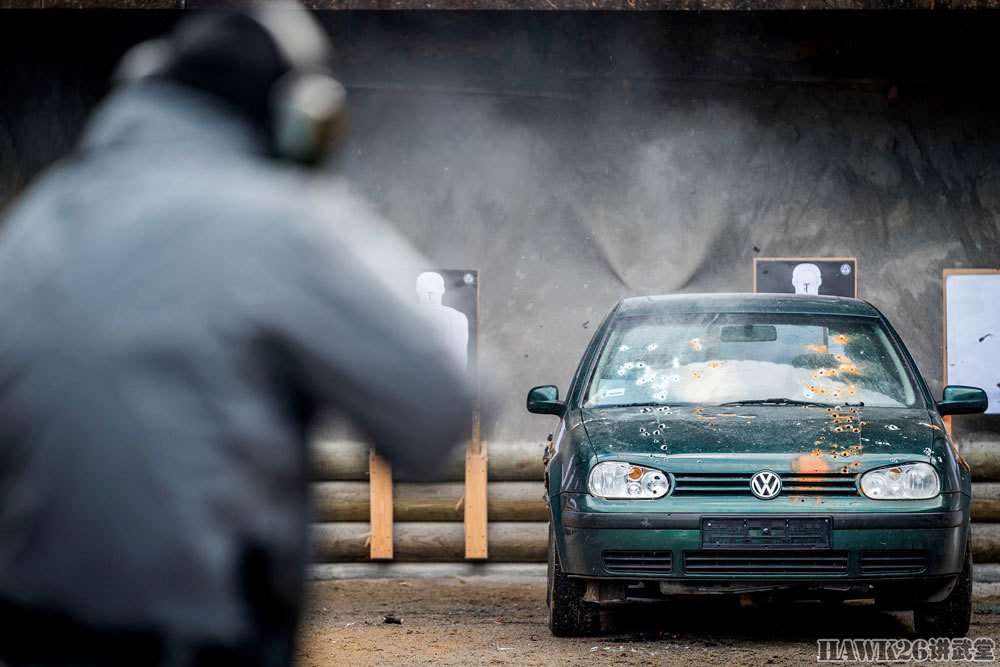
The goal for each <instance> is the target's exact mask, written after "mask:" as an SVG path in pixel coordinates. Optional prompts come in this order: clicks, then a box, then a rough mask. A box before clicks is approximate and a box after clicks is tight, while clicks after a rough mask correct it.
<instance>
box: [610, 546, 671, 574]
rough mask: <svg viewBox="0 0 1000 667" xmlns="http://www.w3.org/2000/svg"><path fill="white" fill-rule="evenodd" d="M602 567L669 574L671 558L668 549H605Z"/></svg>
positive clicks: (614, 569) (616, 570) (612, 570)
mask: <svg viewBox="0 0 1000 667" xmlns="http://www.w3.org/2000/svg"><path fill="white" fill-rule="evenodd" d="M604 567H605V568H606V569H607V570H608V572H645V573H648V574H669V573H670V570H671V567H672V559H671V554H670V552H669V551H605V552H604Z"/></svg>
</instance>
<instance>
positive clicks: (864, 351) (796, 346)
mask: <svg viewBox="0 0 1000 667" xmlns="http://www.w3.org/2000/svg"><path fill="white" fill-rule="evenodd" d="M527 407H528V410H529V411H530V412H534V413H538V414H549V415H556V416H558V417H559V418H560V423H559V426H558V429H557V431H556V433H555V435H554V437H553V438H552V442H551V445H550V447H549V450H548V453H547V459H548V460H547V463H546V468H545V487H546V498H547V501H548V507H549V511H550V524H549V525H550V529H549V547H548V549H549V569H548V605H549V624H550V627H551V629H552V632H553V633H554V634H555V635H558V636H574V635H585V634H591V633H594V632H597V631H599V629H600V614H599V609H600V605H601V604H602V603H608V602H621V601H625V600H630V599H639V598H642V599H649V598H661V597H663V598H669V597H672V596H677V595H685V594H713V593H714V594H720V593H721V594H733V595H737V594H739V595H753V594H768V595H781V596H785V597H788V598H799V599H821V600H843V599H864V598H874V599H875V600H876V602H877V603H879V604H881V605H883V606H884V607H885V608H889V609H912V610H913V613H914V623H915V626H916V629H917V631H918V632H919V633H921V634H924V635H927V636H962V635H964V634H965V633H966V632H967V631H968V628H969V620H970V615H971V611H972V609H971V591H972V556H971V551H970V546H969V539H970V538H969V505H970V500H971V487H970V475H969V467H968V465H967V464H966V463H965V462H964V461H963V460H962V458H961V457H960V456H959V455H958V452H957V450H956V448H955V445H954V443H953V442H952V441H951V439H950V438H949V436H948V433H947V431H946V430H945V427H944V424H943V422H942V420H941V417H942V415H949V414H967V413H976V412H982V411H983V410H985V409H986V394H985V393H984V392H983V391H982V390H980V389H976V388H972V387H958V386H949V387H945V389H944V400H942V401H940V402H935V401H934V399H933V398H932V397H931V395H930V393H929V392H928V390H927V386H926V385H925V384H924V381H923V379H922V378H921V376H920V373H919V372H918V371H917V368H916V366H915V365H914V363H913V360H912V359H911V358H910V355H909V353H908V352H907V351H906V348H905V347H904V346H903V343H902V341H901V340H900V338H899V336H898V335H897V334H896V332H895V331H894V330H893V328H892V326H890V324H889V322H888V321H887V320H886V318H885V317H884V316H883V315H882V314H881V313H880V312H879V311H878V310H876V309H875V308H874V307H873V306H872V305H871V304H869V303H867V302H865V301H859V300H856V299H845V298H839V297H824V296H805V295H801V296H800V295H778V294H772V295H763V294H759V295H758V294H733V295H726V294H713V295H683V296H656V297H640V298H632V299H626V300H624V301H622V302H620V303H618V304H617V305H616V306H615V307H614V308H613V309H612V310H611V312H610V313H609V314H608V316H607V317H606V318H605V320H604V322H603V323H602V324H601V326H600V327H599V328H598V329H597V331H596V332H595V334H594V338H593V340H592V341H591V343H590V345H589V346H588V347H587V350H586V351H585V352H584V354H583V358H582V360H581V361H580V364H579V367H578V369H577V371H576V374H575V377H574V378H573V380H572V382H571V383H570V386H569V391H568V393H567V395H566V397H565V400H561V399H560V398H559V392H558V390H557V389H556V387H554V386H551V385H546V386H542V387H535V388H534V389H532V390H531V391H530V392H529V394H528V400H527Z"/></svg>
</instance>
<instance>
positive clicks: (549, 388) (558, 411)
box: [527, 384, 566, 417]
mask: <svg viewBox="0 0 1000 667" xmlns="http://www.w3.org/2000/svg"><path fill="white" fill-rule="evenodd" d="M527 408H528V412H533V413H535V414H536V415H556V416H557V417H562V415H563V413H564V412H566V402H565V401H560V400H559V388H558V387H556V386H555V385H552V384H545V385H542V386H541V387H533V388H532V389H531V391H529V392H528V400H527Z"/></svg>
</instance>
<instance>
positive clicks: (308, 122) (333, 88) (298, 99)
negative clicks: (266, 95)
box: [271, 70, 347, 164]
mask: <svg viewBox="0 0 1000 667" xmlns="http://www.w3.org/2000/svg"><path fill="white" fill-rule="evenodd" d="M346 134H347V90H346V89H345V88H344V86H343V85H341V84H340V82H339V81H337V80H336V79H334V78H333V77H331V76H329V75H327V74H324V73H321V72H297V71H295V70H293V71H291V72H289V73H287V74H285V75H284V76H283V77H281V78H280V79H278V81H277V82H275V84H274V86H273V87H272V88H271V142H272V149H273V150H274V152H275V154H276V155H278V156H279V157H282V158H285V159H288V160H294V161H296V162H301V163H303V164H315V163H317V162H319V161H320V160H321V159H322V158H323V157H324V156H325V155H326V154H327V153H328V152H329V151H330V150H331V148H332V147H334V146H336V145H338V144H340V143H341V141H342V140H343V139H344V137H345V136H346Z"/></svg>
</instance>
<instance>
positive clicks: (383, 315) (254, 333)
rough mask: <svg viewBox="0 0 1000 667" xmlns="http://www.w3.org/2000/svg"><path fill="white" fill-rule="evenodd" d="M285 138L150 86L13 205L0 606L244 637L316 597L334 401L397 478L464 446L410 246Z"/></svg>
mask: <svg viewBox="0 0 1000 667" xmlns="http://www.w3.org/2000/svg"><path fill="white" fill-rule="evenodd" d="M262 146H263V143H262V141H261V138H260V137H259V136H257V135H256V134H255V131H254V129H253V128H252V127H251V126H250V125H248V124H244V123H243V122H242V121H241V120H240V119H239V118H238V117H236V114H235V113H230V112H229V111H228V110H227V109H226V108H224V107H223V106H222V105H220V104H217V103H216V102H215V101H214V100H213V99H211V98H209V97H206V96H203V95H201V94H199V93H196V92H192V91H189V90H187V89H183V88H180V87H176V86H174V85H171V84H168V83H165V82H147V83H143V84H139V85H136V86H133V87H131V88H128V89H124V90H121V91H119V92H117V93H116V94H115V95H113V96H112V97H111V98H110V99H109V100H108V101H107V102H106V103H105V104H104V105H103V107H102V108H101V109H100V110H99V111H98V113H97V114H96V115H95V117H94V119H93V120H92V122H91V124H90V127H89V128H88V130H87V132H86V134H85V137H84V140H83V142H82V144H81V146H80V148H79V149H78V150H77V151H76V152H75V153H74V154H73V155H72V156H70V157H69V158H67V159H65V160H63V161H62V163H60V164H59V165H58V166H56V167H55V168H53V169H52V170H50V171H49V173H47V174H46V175H45V176H44V177H42V178H41V179H40V180H39V181H37V182H36V184H35V185H34V187H32V188H31V189H30V190H29V191H28V192H27V193H26V194H25V195H24V196H23V197H22V198H21V200H20V201H19V202H18V203H17V204H16V205H15V206H14V207H13V209H12V210H11V211H10V212H9V215H8V219H7V220H6V221H5V223H4V224H3V226H2V228H0V600H5V601H8V602H13V603H16V604H19V605H27V606H30V607H38V608H43V609H53V610H57V611H59V612H64V613H66V614H68V615H70V616H71V617H73V618H78V619H83V620H85V621H86V622H88V623H93V624H96V625H98V626H102V627H109V628H119V627H123V628H157V629H162V630H163V631H164V632H166V633H169V634H171V635H172V636H175V637H176V638H179V639H182V640H190V641H209V642H221V643H229V642H240V641H243V640H245V639H246V638H247V635H248V634H249V633H252V632H253V627H254V623H255V620H254V616H255V614H258V613H259V612H260V609H259V608H258V609H256V610H255V609H254V608H253V606H254V604H257V605H258V606H264V607H266V606H267V605H269V604H272V603H274V604H275V605H277V606H276V609H285V610H287V611H288V612H289V613H294V611H295V610H296V609H297V608H298V605H299V602H300V595H301V579H302V575H303V567H304V563H305V559H306V542H307V524H308V502H307V500H308V494H307V484H306V479H307V477H306V472H307V471H306V468H307V443H306V438H307V430H308V426H309V424H310V422H311V420H312V419H313V417H314V416H315V414H316V413H317V411H318V410H319V409H320V408H323V407H327V406H331V407H334V408H336V409H338V410H339V411H341V412H343V413H344V414H346V415H347V416H349V417H351V418H352V419H353V421H354V422H355V423H356V424H357V425H358V426H359V427H360V428H361V430H363V431H364V432H366V433H367V434H368V435H369V436H370V437H371V439H372V441H373V442H374V443H375V445H376V447H377V448H378V449H379V450H380V452H381V453H382V454H384V455H386V456H387V457H388V458H389V459H390V460H391V461H393V462H394V463H395V464H396V465H397V466H402V467H409V468H426V467H427V466H430V465H433V464H434V463H435V462H436V461H437V460H438V459H439V458H440V457H442V456H443V455H444V454H445V453H446V451H447V450H448V449H450V448H451V447H452V446H453V445H454V443H456V442H458V441H459V440H460V439H462V438H463V437H465V433H464V430H465V428H466V427H467V424H468V422H469V418H470V415H471V411H472V400H473V399H472V394H471V392H470V391H469V389H468V386H467V383H466V381H465V380H464V379H463V377H462V376H461V374H460V373H459V372H458V371H457V370H456V369H454V368H453V367H452V365H451V363H452V362H450V361H448V359H447V357H446V353H445V352H444V351H443V350H442V349H441V348H440V347H439V345H438V343H437V342H435V340H434V338H433V334H432V333H431V332H430V329H429V328H428V327H427V326H426V325H425V324H424V323H423V321H422V320H420V319H419V316H418V315H416V314H415V309H410V308H409V306H408V305H407V304H405V302H404V300H403V298H402V297H401V296H400V294H399V293H397V292H394V291H393V290H392V288H391V284H392V279H391V278H392V272H393V271H399V270H401V269H402V267H403V266H404V265H406V264H407V262H406V261H403V260H401V259H400V257H402V256H403V255H404V254H405V249H404V245H403V244H402V243H401V242H399V241H398V240H397V238H396V237H395V236H394V235H393V234H392V231H391V230H390V229H389V228H388V227H387V226H385V225H384V224H383V223H381V222H380V221H379V220H377V219H376V218H375V216H373V215H372V214H371V213H369V212H368V211H367V210H366V209H365V208H364V207H363V206H362V205H360V204H359V203H358V202H356V201H354V200H352V199H351V198H350V197H349V196H348V195H347V193H346V192H345V191H344V190H343V189H342V188H341V187H340V186H336V185H331V184H330V183H329V181H324V184H323V185H321V186H319V185H317V184H316V183H314V182H311V179H312V177H311V176H309V175H308V174H307V173H305V172H303V171H300V170H297V169H295V168H292V167H288V166H282V165H279V164H276V163H274V162H272V161H270V160H267V159H266V158H265V156H264V154H263V149H262ZM397 251H398V252H397ZM387 258H388V261H381V262H380V260H387ZM407 258H408V260H409V261H410V262H414V261H415V262H419V259H417V258H414V257H412V256H407ZM413 268H414V269H416V268H419V267H416V266H415V267H413ZM411 275H415V273H414V274H411ZM410 280H411V282H410V284H411V285H412V278H410ZM248 580H249V581H251V584H250V588H251V589H254V590H255V591H256V592H251V593H250V594H248V592H247V590H248V583H247V582H248ZM248 595H249V596H250V597H253V598H255V602H248V600H247V597H248Z"/></svg>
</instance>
